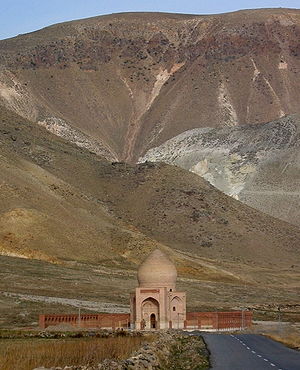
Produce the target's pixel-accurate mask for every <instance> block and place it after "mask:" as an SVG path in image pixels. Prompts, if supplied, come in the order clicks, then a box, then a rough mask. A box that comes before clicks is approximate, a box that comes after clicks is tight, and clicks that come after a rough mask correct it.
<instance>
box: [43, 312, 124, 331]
mask: <svg viewBox="0 0 300 370" xmlns="http://www.w3.org/2000/svg"><path fill="white" fill-rule="evenodd" d="M60 324H68V325H71V326H74V327H76V328H102V329H127V328H129V327H130V315H129V313H124V314H123V313H122V314H105V313H103V314H82V315H76V314H75V315H40V316H39V326H40V328H42V329H45V328H47V327H48V326H56V325H60Z"/></svg>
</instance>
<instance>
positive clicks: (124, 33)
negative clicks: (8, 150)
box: [0, 9, 300, 162]
mask: <svg viewBox="0 0 300 370" xmlns="http://www.w3.org/2000/svg"><path fill="white" fill-rule="evenodd" d="M299 36H300V11H299V10H295V9H264V10H261V9H260V10H247V11H240V12H235V13H229V14H220V15H209V16H196V15H195V16H193V15H178V14H157V13H136V14H130V13H128V14H127V13H126V14H117V15H109V16H102V17H95V18H90V19H85V20H79V21H74V22H68V23H62V24H59V25H55V26H51V27H48V28H45V29H43V30H40V31H37V32H33V33H30V34H26V35H21V36H18V37H16V38H13V39H8V40H3V41H1V42H0V50H1V54H0V98H1V101H2V103H3V104H5V106H7V107H9V108H10V109H12V110H14V111H15V112H17V113H18V114H20V115H22V116H23V117H26V118H28V119H30V120H32V121H35V122H39V123H40V124H41V125H43V126H45V127H47V128H48V129H49V130H50V131H51V132H53V133H55V134H57V135H60V136H63V137H65V138H67V139H68V140H70V141H72V142H74V143H77V144H78V145H80V146H83V147H87V148H89V149H91V150H93V151H95V152H97V153H98V154H103V155H104V156H106V157H107V158H110V159H113V160H126V161H131V162H132V161H135V160H136V159H137V158H138V157H139V156H141V155H143V154H144V153H145V152H146V151H147V150H148V149H150V148H151V147H155V146H158V145H160V144H162V143H163V142H165V141H166V140H168V139H170V138H172V137H174V136H176V135H178V134H180V133H182V132H184V131H186V130H190V129H194V128H201V127H207V126H208V127H218V126H237V125H242V124H249V123H251V124H255V123H257V124H258V123H262V122H267V121H270V120H273V119H277V118H279V117H281V116H283V115H285V114H290V113H295V112H299V104H298V102H299V98H300V89H299V85H300V84H299V78H300V77H299V76H300V73H299V71H300V59H299V55H300V47H299V42H298V40H299Z"/></svg>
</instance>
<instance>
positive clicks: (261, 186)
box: [140, 115, 300, 226]
mask: <svg viewBox="0 0 300 370" xmlns="http://www.w3.org/2000/svg"><path fill="white" fill-rule="evenodd" d="M146 160H148V161H154V162H157V161H158V162H160V161H163V162H166V163H169V164H176V165H178V166H180V167H182V168H185V169H187V170H190V171H192V172H194V173H196V174H198V175H199V176H202V177H204V178H205V179H206V180H208V181H209V182H210V183H211V184H213V185H214V186H216V187H217V188H218V189H220V190H222V191H223V192H225V193H226V194H228V195H231V196H233V197H234V198H236V199H239V200H241V201H242V202H244V203H246V204H248V205H250V206H252V207H254V208H257V209H259V210H261V211H263V212H266V213H268V214H270V215H273V216H275V217H277V218H280V219H282V220H285V221H288V222H291V223H293V224H295V225H297V226H300V213H299V212H300V118H299V116H298V115H294V116H289V117H284V118H281V119H279V120H277V121H273V122H269V123H265V124H261V125H255V126H254V125H243V126H239V127H225V128H214V129H213V128H205V129H194V130H189V131H186V132H184V133H182V134H180V135H178V136H176V137H175V138H172V139H170V140H168V141H167V142H165V143H164V144H162V145H161V146H159V147H157V148H152V149H150V150H149V151H148V152H147V153H146V155H145V156H144V157H142V158H140V161H141V162H143V161H146Z"/></svg>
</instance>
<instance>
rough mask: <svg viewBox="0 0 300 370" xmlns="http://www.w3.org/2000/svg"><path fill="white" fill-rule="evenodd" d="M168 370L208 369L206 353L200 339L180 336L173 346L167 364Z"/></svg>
mask: <svg viewBox="0 0 300 370" xmlns="http://www.w3.org/2000/svg"><path fill="white" fill-rule="evenodd" d="M167 368H168V369H169V370H186V369H190V370H204V369H209V357H208V351H207V349H206V346H205V344H204V341H203V339H202V338H201V337H195V336H191V337H188V336H181V337H179V338H177V341H176V344H175V345H173V347H172V349H171V353H170V361H169V363H168V367H167Z"/></svg>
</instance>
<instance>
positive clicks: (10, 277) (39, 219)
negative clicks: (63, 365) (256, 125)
mask: <svg viewBox="0 0 300 370" xmlns="http://www.w3.org/2000/svg"><path fill="white" fill-rule="evenodd" d="M0 123H1V127H0V132H1V135H0V143H1V160H0V167H1V168H0V170H1V193H0V226H1V227H0V250H1V255H2V257H1V258H0V264H1V266H2V267H1V275H2V277H3V278H1V279H0V280H1V292H2V293H1V300H0V311H1V317H2V318H3V320H4V321H3V322H2V324H1V323H0V324H1V325H8V324H10V325H11V324H12V322H16V323H19V324H20V322H25V323H26V324H27V325H28V320H35V319H34V315H33V313H35V314H36V313H37V312H38V311H39V310H41V309H42V308H43V309H44V310H47V312H61V311H66V310H67V311H70V310H72V307H73V306H74V307H75V306H76V304H79V303H78V299H79V298H81V300H82V301H83V303H82V304H83V307H90V306H92V307H94V308H87V309H92V310H93V309H94V310H95V309H96V310H97V309H98V310H99V307H102V306H101V305H100V306H99V305H97V304H96V303H95V304H94V303H91V302H94V301H95V300H98V301H99V302H100V303H101V304H103V305H104V306H105V305H106V304H111V305H114V306H109V305H108V306H107V305H106V306H105V307H106V309H107V307H125V308H126V307H127V306H122V305H124V304H125V303H126V302H127V301H126V299H127V298H128V294H127V293H128V292H129V290H130V289H132V288H133V287H134V285H135V284H136V283H135V280H134V276H135V271H136V269H137V266H138V264H139V263H140V261H141V260H142V259H143V258H144V256H145V255H146V254H147V253H149V252H150V251H151V250H152V249H154V248H157V247H159V248H161V249H163V250H164V251H165V252H166V253H167V254H169V255H170V257H171V258H172V259H173V260H174V261H175V263H176V265H177V267H178V271H179V277H180V279H179V285H180V286H181V287H182V288H183V289H186V290H187V291H188V292H189V294H190V296H189V305H190V307H204V306H205V307H212V306H215V305H216V304H218V306H222V305H223V306H225V307H233V306H234V305H237V304H240V302H241V301H242V302H244V304H254V303H259V302H262V300H261V297H262V294H261V287H262V284H263V286H264V289H265V288H266V287H268V289H269V292H268V294H267V296H268V297H269V298H268V299H270V301H272V302H293V301H295V299H296V298H295V297H296V295H297V290H296V289H297V284H296V282H297V279H298V275H299V267H300V266H299V262H298V261H299V258H298V256H299V240H300V230H299V229H297V228H296V227H294V226H292V225H290V224H288V223H285V222H282V221H279V220H277V219H275V218H272V217H270V216H267V215H265V214H263V213H261V212H259V211H256V210H254V209H252V208H249V207H247V206H246V205H243V204H242V203H240V202H238V201H237V200H234V199H232V198H231V197H229V196H227V195H225V194H224V193H222V192H220V191H219V190H217V189H215V188H214V187H213V186H212V185H210V184H209V183H208V182H207V181H206V180H204V179H202V178H200V177H199V176H197V175H195V174H193V173H191V172H188V171H186V170H184V169H181V168H179V167H175V166H170V165H167V164H160V163H159V164H153V163H144V164H137V165H129V164H126V163H119V162H109V161H107V160H106V159H104V158H101V157H99V156H97V155H95V154H93V153H91V152H89V151H88V150H86V149H82V148H79V147H78V146H76V145H74V144H71V143H69V142H68V141H66V140H64V139H61V138H58V137H57V136H55V135H52V134H51V133H49V132H47V131H46V130H45V128H43V127H40V126H39V125H36V124H35V123H32V122H30V121H28V120H26V119H24V118H22V117H20V116H17V115H16V114H15V113H13V112H10V111H8V110H6V109H5V108H3V107H2V108H1V109H0ZM91 281H94V282H95V284H96V286H97V291H95V289H94V288H93V287H94V285H93V284H92V283H91ZM75 282H76V283H75ZM70 284H71V285H70ZM74 284H75V285H74ZM75 286H76V289H74V288H75ZM204 287H205V288H204ZM216 292H217V293H216ZM126 297H127V298H126ZM68 299H69V300H71V301H69V300H68ZM18 302H21V303H22V304H21V305H19V304H18ZM41 302H42V303H43V305H42V306H41ZM62 302H65V303H62ZM70 302H73V306H72V303H70ZM74 302H75V303H74ZM89 302H90V303H89ZM70 305H71V307H70ZM120 305H121V306H120ZM21 307H22V309H21ZM68 307H69V308H68ZM74 307H73V311H74ZM8 308H9V310H8ZM114 309H116V308H114ZM24 312H25V313H24ZM23 314H24V315H25V316H24V317H25V318H24V320H23V319H22V317H23V316H22V315H23ZM20 315H21V316H20ZM13 317H14V318H13ZM14 320H16V321H14Z"/></svg>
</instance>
